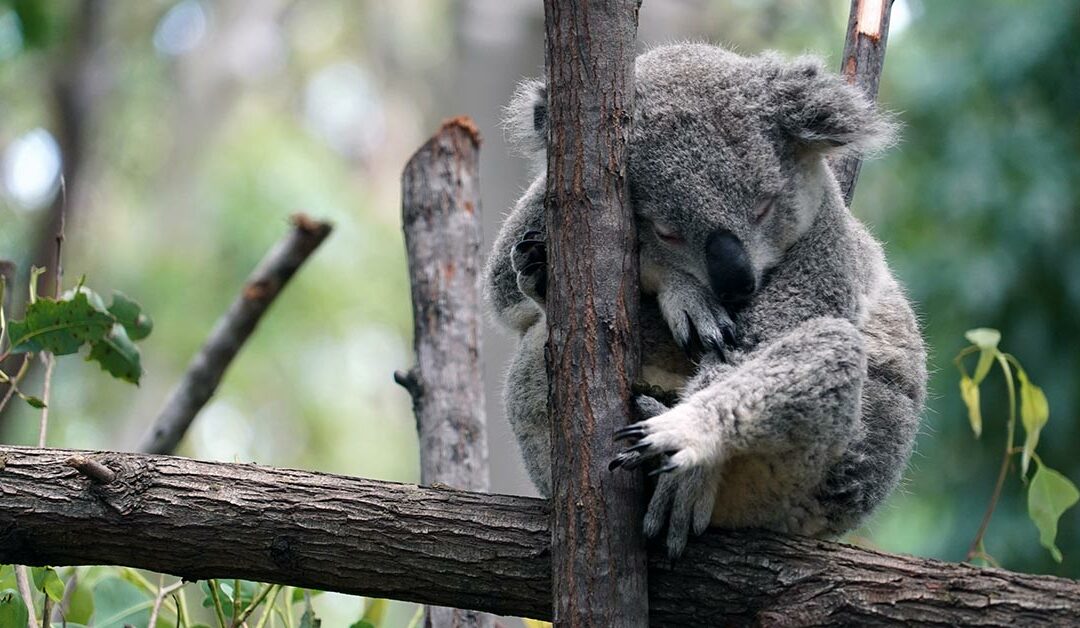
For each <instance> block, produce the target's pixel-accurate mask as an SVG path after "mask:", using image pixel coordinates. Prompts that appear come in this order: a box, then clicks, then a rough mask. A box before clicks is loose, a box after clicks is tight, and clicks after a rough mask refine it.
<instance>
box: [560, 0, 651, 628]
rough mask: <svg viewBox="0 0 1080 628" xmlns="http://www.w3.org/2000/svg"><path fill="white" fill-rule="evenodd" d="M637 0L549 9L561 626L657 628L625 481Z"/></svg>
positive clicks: (632, 351)
mask: <svg viewBox="0 0 1080 628" xmlns="http://www.w3.org/2000/svg"><path fill="white" fill-rule="evenodd" d="M638 4H639V1H638V0H599V1H596V2H587V3H586V2H582V3H577V2H561V1H559V0H545V2H544V15H545V26H546V34H547V84H548V103H547V112H548V128H549V132H548V151H547V191H546V197H545V203H544V205H545V209H544V216H545V222H546V224H547V243H548V248H547V250H548V265H549V268H548V274H547V276H548V277H549V278H550V279H551V285H550V286H549V287H548V290H547V296H548V299H547V323H548V349H547V370H548V380H549V382H550V393H549V397H548V412H549V416H550V417H551V418H552V420H551V425H552V434H551V443H552V506H553V510H554V521H553V524H552V531H553V534H554V536H553V537H552V552H553V554H552V563H553V565H552V566H553V570H554V571H553V581H554V604H555V623H556V624H558V625H561V626H644V625H646V624H647V623H648V617H649V611H648V596H647V595H646V565H645V563H646V556H645V542H644V540H643V538H642V533H641V517H642V513H643V512H644V507H643V506H644V505H643V503H642V499H643V498H642V486H641V478H640V476H639V475H637V474H631V473H620V474H612V473H611V472H610V471H609V470H608V468H607V463H608V462H609V461H610V460H611V459H612V458H614V457H615V455H616V453H617V451H616V447H615V442H614V440H613V439H612V435H613V434H614V432H615V430H616V429H617V428H619V427H622V426H623V425H625V423H626V420H627V417H629V416H630V399H631V393H630V387H631V384H632V383H633V381H634V380H635V377H636V373H637V369H638V362H639V347H638V338H637V335H636V329H637V320H638V254H637V235H636V232H635V229H634V216H633V211H632V209H631V207H630V203H629V199H628V193H627V177H626V162H627V156H628V153H629V151H628V146H629V134H630V118H631V116H630V112H631V110H632V108H633V96H634V53H635V46H634V39H635V34H636V31H637V9H638Z"/></svg>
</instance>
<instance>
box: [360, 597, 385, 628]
mask: <svg viewBox="0 0 1080 628" xmlns="http://www.w3.org/2000/svg"><path fill="white" fill-rule="evenodd" d="M387 606H388V604H387V601H386V600H383V599H368V600H367V601H366V602H365V604H364V614H363V616H361V617H360V621H359V622H357V623H359V624H365V623H366V624H368V625H369V626H371V628H376V627H377V626H380V625H382V623H383V620H384V619H385V618H386V607H387Z"/></svg>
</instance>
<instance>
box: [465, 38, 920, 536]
mask: <svg viewBox="0 0 1080 628" xmlns="http://www.w3.org/2000/svg"><path fill="white" fill-rule="evenodd" d="M635 90H636V91H635V101H634V108H633V112H632V115H633V118H632V120H633V124H632V127H631V135H630V144H629V149H630V150H629V163H628V179H629V189H630V202H631V203H632V206H633V210H634V214H635V217H636V222H637V229H638V237H639V243H640V256H641V290H642V294H641V299H642V301H641V318H640V334H641V343H642V350H641V356H642V379H643V382H642V384H643V387H644V390H647V391H648V392H647V393H646V392H643V393H642V394H638V395H637V396H636V398H635V400H634V406H635V408H634V409H635V413H636V416H635V417H634V418H633V420H634V422H633V423H630V424H629V425H628V426H626V427H625V428H622V429H620V430H619V431H617V432H616V433H615V434H613V437H614V438H616V439H620V440H622V441H625V442H626V444H627V447H626V449H625V450H624V451H622V452H621V453H620V454H619V455H618V456H617V457H616V458H615V459H614V460H613V461H612V462H611V469H612V471H613V472H618V469H620V468H621V469H628V470H633V469H636V468H638V467H641V466H642V465H647V466H649V467H650V468H652V469H653V470H652V472H651V473H650V475H654V476H656V486H655V490H654V491H653V494H652V497H651V499H650V502H649V506H648V509H647V513H646V516H645V521H644V528H645V533H646V535H647V536H649V537H657V536H659V535H660V534H661V533H662V532H663V531H664V530H665V529H666V537H665V541H666V546H667V549H668V552H669V554H670V555H671V556H672V557H676V556H678V555H680V554H681V552H682V551H683V549H684V547H685V545H686V542H687V538H688V536H689V535H690V533H691V532H692V533H694V534H700V533H701V532H703V531H704V530H705V529H706V528H707V527H708V526H718V527H723V528H765V529H770V530H774V531H779V532H784V533H790V534H801V535H808V536H815V537H834V536H838V535H840V534H843V533H844V532H846V531H849V530H851V529H853V528H855V527H857V526H858V525H859V524H860V523H861V522H863V521H864V520H865V519H866V518H867V516H868V515H869V514H870V513H871V512H872V511H873V510H874V508H875V507H876V506H878V505H879V504H881V502H882V501H884V499H885V498H886V496H887V495H888V494H889V493H890V491H891V490H892V489H893V488H894V487H895V486H896V485H897V483H898V482H899V480H900V476H901V474H902V472H903V470H904V468H905V466H906V464H907V460H908V458H909V457H910V455H911V451H912V446H913V443H914V439H915V435H916V431H917V429H918V425H919V419H920V415H921V413H922V409H923V403H924V399H925V394H926V377H927V373H926V351H925V348H924V345H923V341H922V337H921V334H920V331H919V327H918V322H917V319H916V316H915V314H914V313H913V310H912V307H911V305H910V304H909V302H908V300H907V299H906V297H905V295H904V291H903V289H902V288H901V287H900V285H899V284H898V283H897V281H896V279H895V278H894V277H893V275H892V274H891V272H890V270H889V268H888V266H887V264H886V261H885V257H884V254H883V251H882V248H881V246H880V244H879V243H878V242H877V241H875V240H874V238H873V237H872V236H871V235H870V233H869V232H868V231H867V229H866V228H865V227H864V226H863V225H862V224H861V223H860V222H859V221H858V220H856V219H855V218H854V216H853V215H852V214H851V213H850V211H849V210H848V208H847V207H846V206H845V204H844V201H843V198H842V196H841V193H840V190H839V186H838V185H837V182H836V179H835V178H834V176H833V173H832V171H831V170H830V168H829V165H828V163H827V158H830V157H835V156H838V155H845V154H856V155H866V154H868V153H871V152H873V151H876V150H878V149H882V148H884V147H887V146H888V145H889V144H890V143H891V142H892V141H893V137H894V133H895V124H894V123H893V122H892V121H891V120H890V118H889V117H888V116H886V115H884V114H882V113H880V112H878V111H876V110H875V108H874V106H873V104H872V103H871V102H869V101H868V100H867V99H866V98H865V97H864V96H863V95H862V94H861V93H860V92H859V91H858V90H857V89H855V88H853V87H851V86H848V85H847V84H846V83H844V81H843V80H842V79H841V78H840V77H838V76H836V75H834V74H831V73H829V72H827V71H826V70H825V69H824V67H823V64H822V61H821V60H820V59H818V58H815V57H809V56H803V57H798V58H795V59H791V60H788V59H785V58H784V57H782V56H780V55H777V54H774V53H765V54H762V55H758V56H741V55H738V54H735V53H732V52H729V51H727V50H724V49H722V48H720V47H716V46H711V45H705V44H675V45H667V46H662V47H658V48H655V49H653V50H651V51H649V52H647V53H645V54H643V55H641V56H639V57H638V58H637V61H636V67H635ZM546 118H547V116H546V93H545V88H544V85H543V84H542V83H541V82H538V81H526V82H524V83H523V84H522V85H521V86H520V87H519V89H518V91H517V93H516V94H515V96H514V99H513V101H512V103H511V105H510V107H509V119H508V129H509V132H510V134H511V136H512V137H513V138H514V139H516V140H518V142H519V143H520V144H521V145H522V146H523V147H524V148H525V149H526V150H528V151H531V152H532V153H533V154H534V155H535V156H536V157H537V160H538V162H537V165H540V166H542V164H543V149H544V145H545V141H546V137H547V132H548V129H547V126H546V125H547V120H546ZM538 170H540V172H538V173H537V175H536V178H535V179H534V180H533V182H532V184H531V185H530V186H529V187H528V189H527V190H525V192H524V194H523V195H522V196H521V198H520V199H519V200H518V201H517V203H516V205H515V206H514V208H513V210H512V211H511V212H510V214H509V215H508V216H507V218H506V220H505V222H504V224H503V226H502V229H501V231H500V233H499V236H498V238H497V240H496V242H495V245H494V251H493V253H492V255H491V256H490V258H489V260H488V263H487V266H486V269H485V284H486V288H485V292H486V300H487V302H488V305H489V307H490V308H491V310H492V312H493V313H494V316H495V318H496V319H497V320H498V321H499V322H500V323H501V324H503V325H504V326H506V327H507V328H509V329H510V330H512V331H513V332H515V333H516V334H517V335H518V338H519V340H518V347H517V352H516V354H515V355H514V357H513V359H512V362H511V364H510V367H509V369H508V372H507V377H506V382H505V389H504V402H505V406H506V412H507V415H508V417H509V420H510V422H511V424H512V426H513V429H514V432H515V435H516V437H517V439H518V441H519V444H520V447H521V450H522V454H523V456H524V459H525V463H526V466H527V468H528V471H529V474H530V477H531V479H532V481H533V482H534V483H535V485H536V487H537V489H538V490H539V492H540V493H541V494H543V495H545V496H548V495H549V494H550V489H551V477H550V465H551V443H550V424H549V422H548V420H547V407H546V404H547V390H548V383H547V378H546V373H545V366H544V345H545V343H546V341H547V330H546V325H547V323H546V320H545V307H544V298H545V295H546V289H547V276H546V273H547V271H546V250H545V246H544V241H543V234H544V216H543V213H544V212H543V197H544V189H545V175H544V172H543V171H542V170H543V169H542V168H539V169H538Z"/></svg>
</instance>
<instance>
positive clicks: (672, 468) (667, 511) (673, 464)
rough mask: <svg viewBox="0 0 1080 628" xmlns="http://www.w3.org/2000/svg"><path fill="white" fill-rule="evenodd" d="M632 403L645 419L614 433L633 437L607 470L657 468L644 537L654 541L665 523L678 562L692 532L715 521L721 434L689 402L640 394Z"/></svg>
mask: <svg viewBox="0 0 1080 628" xmlns="http://www.w3.org/2000/svg"><path fill="white" fill-rule="evenodd" d="M634 405H635V409H636V411H637V413H638V414H639V415H641V416H642V417H643V418H642V420H640V421H638V422H637V423H633V424H631V425H628V426H626V427H624V428H622V429H620V430H617V431H616V432H615V438H616V439H617V440H622V439H630V440H632V441H634V444H633V445H631V446H630V447H628V448H627V449H626V450H624V451H623V452H622V453H620V454H619V455H618V456H616V457H615V459H614V460H612V461H611V464H610V465H609V467H608V468H609V469H611V470H615V469H617V468H619V467H622V468H624V469H636V468H638V467H639V466H641V465H642V464H644V463H646V462H649V461H656V462H657V463H658V464H659V466H658V467H657V468H656V469H655V470H653V471H651V472H650V473H649V475H650V476H656V475H659V476H660V477H659V479H658V481H657V485H656V490H655V491H654V492H653V496H652V499H651V500H650V501H649V507H648V510H647V512H646V514H645V535H646V536H648V537H649V538H655V537H656V536H658V535H659V534H660V531H661V530H662V529H663V528H664V526H665V524H666V525H667V531H668V532H667V539H666V545H667V550H668V556H669V557H670V558H672V559H675V558H678V557H679V556H680V555H682V552H683V550H684V549H685V548H686V541H687V538H688V536H689V534H690V532H691V531H692V532H693V533H694V534H701V533H702V532H704V531H705V529H706V528H707V527H708V525H709V520H710V518H711V517H712V510H713V505H714V503H715V501H716V489H717V485H718V484H719V469H720V465H719V464H717V463H716V460H717V459H718V456H717V455H716V452H715V451H713V450H714V449H715V448H716V445H715V443H718V442H719V439H718V435H717V434H715V432H716V429H715V427H714V428H712V429H709V427H708V426H707V425H705V424H706V423H707V420H702V419H703V418H702V417H700V416H698V413H697V412H696V410H695V409H694V408H692V407H691V406H689V405H687V404H680V405H677V406H675V407H673V408H668V407H667V406H665V405H664V404H662V403H660V402H659V401H657V400H656V399H654V398H652V397H649V396H647V395H639V396H637V397H636V398H635V400H634Z"/></svg>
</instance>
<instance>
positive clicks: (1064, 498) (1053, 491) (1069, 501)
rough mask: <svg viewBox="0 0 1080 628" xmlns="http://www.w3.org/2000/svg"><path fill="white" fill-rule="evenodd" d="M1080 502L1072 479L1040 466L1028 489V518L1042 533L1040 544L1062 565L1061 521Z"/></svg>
mask: <svg viewBox="0 0 1080 628" xmlns="http://www.w3.org/2000/svg"><path fill="white" fill-rule="evenodd" d="M1078 500H1080V491H1078V490H1077V489H1076V485H1075V484H1073V483H1072V482H1071V481H1070V480H1069V478H1067V477H1065V476H1064V475H1062V474H1060V473H1058V472H1057V471H1055V470H1053V469H1050V468H1048V467H1047V466H1046V465H1044V464H1039V465H1038V467H1037V468H1036V469H1035V477H1033V478H1032V480H1031V485H1030V486H1029V487H1028V516H1030V517H1031V520H1032V521H1033V522H1034V523H1035V527H1036V528H1038V529H1039V543H1040V544H1041V545H1042V546H1043V547H1045V548H1046V549H1048V550H1049V551H1050V555H1051V556H1053V557H1054V560H1055V561H1057V562H1059V563H1060V562H1061V550H1059V549H1058V547H1057V545H1056V544H1055V541H1056V540H1057V528H1058V519H1060V518H1061V515H1063V514H1064V513H1065V511H1066V510H1068V509H1069V508H1071V507H1072V506H1073V505H1074V504H1076V502H1077V501H1078Z"/></svg>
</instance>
